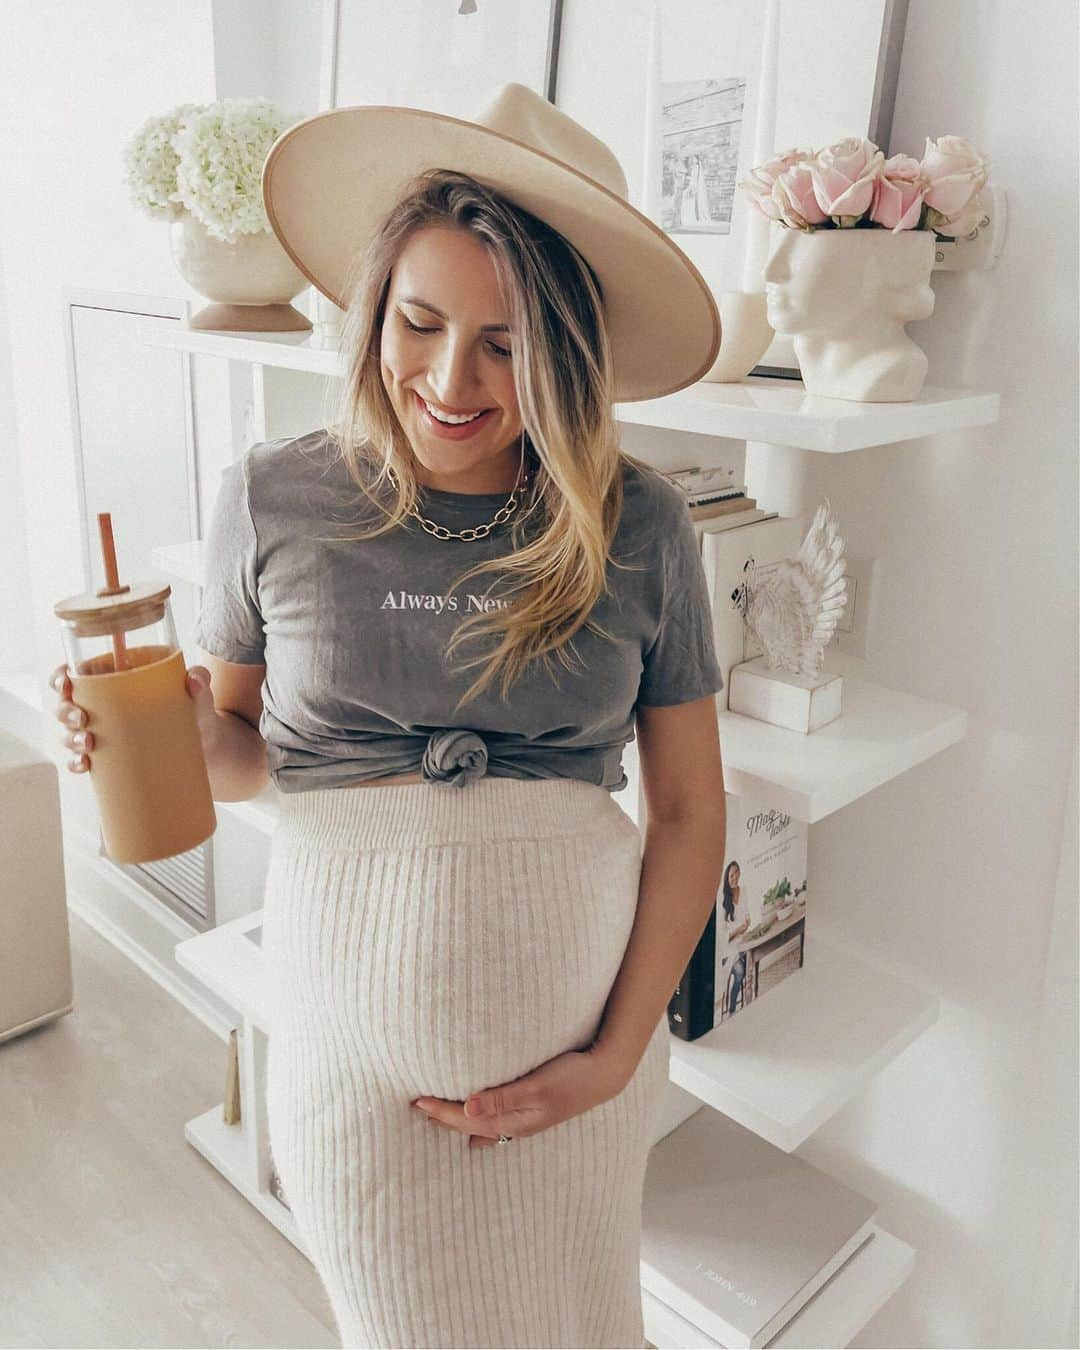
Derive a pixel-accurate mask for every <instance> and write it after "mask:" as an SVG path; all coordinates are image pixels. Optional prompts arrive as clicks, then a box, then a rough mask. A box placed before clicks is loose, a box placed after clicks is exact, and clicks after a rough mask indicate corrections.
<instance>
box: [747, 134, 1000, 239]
mask: <svg viewBox="0 0 1080 1350" xmlns="http://www.w3.org/2000/svg"><path fill="white" fill-rule="evenodd" d="M988 169H989V161H988V160H986V159H985V158H984V157H983V156H982V155H980V154H979V152H978V151H977V150H976V149H975V147H974V146H973V145H972V144H971V142H970V141H968V140H965V139H964V137H963V136H940V137H939V138H938V139H937V140H936V141H934V140H931V139H930V137H929V136H928V137H927V138H926V150H925V151H924V153H923V157H922V159H921V160H917V159H914V158H912V156H911V155H905V154H896V155H892V156H890V158H888V159H886V158H885V155H884V153H883V152H882V151H881V150H880V149H878V147H877V146H876V145H875V144H874V143H873V141H869V140H867V139H866V138H865V137H860V136H849V137H847V138H846V139H845V140H842V141H837V142H836V143H835V144H834V145H827V146H826V147H825V148H824V149H823V150H818V151H812V150H786V151H784V153H783V154H780V155H774V156H773V158H772V159H769V160H767V161H766V162H765V163H764V164H761V165H758V166H757V167H756V168H754V169H751V171H750V176H749V178H747V179H744V180H743V181H742V182H740V183H739V184H738V186H739V188H741V189H742V191H744V192H746V193H747V194H748V195H749V197H750V200H751V201H752V202H753V203H754V205H755V206H756V207H757V208H758V210H759V211H761V212H762V214H763V215H766V216H768V218H769V219H770V220H775V221H778V222H779V223H780V224H781V225H784V226H786V227H788V228H789V229H794V230H807V231H809V230H832V229H852V228H861V229H881V230H889V231H890V233H892V234H897V233H899V231H901V230H932V231H933V232H934V234H935V235H936V236H937V237H938V238H941V239H953V238H956V237H957V236H958V235H969V234H971V233H972V231H973V230H976V229H978V227H979V224H980V222H981V221H982V218H983V205H982V201H981V199H980V197H979V192H980V190H981V189H982V187H983V186H984V185H985V183H986V180H987V173H988Z"/></svg>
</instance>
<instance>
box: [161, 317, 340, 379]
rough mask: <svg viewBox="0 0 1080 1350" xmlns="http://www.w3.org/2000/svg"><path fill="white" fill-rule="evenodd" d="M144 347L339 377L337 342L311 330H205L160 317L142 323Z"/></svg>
mask: <svg viewBox="0 0 1080 1350" xmlns="http://www.w3.org/2000/svg"><path fill="white" fill-rule="evenodd" d="M144 336H145V340H146V343H147V345H148V346H151V347H172V348H175V349H176V350H177V351H182V352H194V353H196V354H197V355H199V356H223V357H225V358H226V359H227V360H229V361H250V362H251V363H252V364H254V365H259V366H279V367H281V368H282V369H284V370H304V371H307V372H308V373H309V374H312V375H331V376H343V375H344V374H345V366H344V362H343V361H342V358H341V354H340V352H339V350H338V346H337V343H330V344H325V343H323V342H322V341H321V340H320V339H319V338H318V337H316V335H315V334H314V333H311V332H308V333H206V332H200V331H199V329H197V328H185V327H184V326H183V325H182V324H179V323H175V324H165V323H162V322H161V321H160V319H157V320H155V321H154V322H153V323H148V324H146V325H145V326H144Z"/></svg>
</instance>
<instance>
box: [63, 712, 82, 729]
mask: <svg viewBox="0 0 1080 1350" xmlns="http://www.w3.org/2000/svg"><path fill="white" fill-rule="evenodd" d="M85 721H86V714H85V713H81V712H71V713H68V715H67V722H68V726H69V727H81V726H82V724H83V723H84V722H85Z"/></svg>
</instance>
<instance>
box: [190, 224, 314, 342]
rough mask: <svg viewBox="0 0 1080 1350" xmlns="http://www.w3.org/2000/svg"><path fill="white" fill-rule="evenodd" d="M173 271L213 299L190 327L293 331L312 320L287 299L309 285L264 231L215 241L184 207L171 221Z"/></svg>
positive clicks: (238, 330) (202, 293)
mask: <svg viewBox="0 0 1080 1350" xmlns="http://www.w3.org/2000/svg"><path fill="white" fill-rule="evenodd" d="M169 242H170V244H171V245H172V255H173V260H174V261H175V263H176V270H177V271H178V272H179V273H180V275H181V276H182V277H183V278H184V280H185V281H186V282H187V283H188V285H189V286H190V287H191V288H192V289H193V290H195V291H198V293H199V294H200V295H203V296H205V297H206V298H207V300H211V301H214V302H215V303H213V304H210V305H207V306H206V308H205V309H201V310H199V312H198V313H197V314H195V315H193V316H192V318H191V320H190V322H189V327H191V328H198V329H203V330H210V331H213V332H219V331H231V332H244V333H252V332H254V333H296V332H304V331H307V330H309V329H310V328H311V320H310V319H309V318H308V317H307V316H306V315H304V314H301V313H300V311H299V310H298V309H294V308H293V306H292V305H291V304H290V303H289V302H290V301H291V300H293V299H295V298H296V296H298V295H299V294H300V292H301V291H302V290H304V288H305V287H307V286H308V285H310V283H309V281H308V279H307V277H305V276H304V274H303V272H301V271H300V269H299V268H298V267H297V266H296V264H295V263H294V262H293V261H292V259H291V258H290V257H289V255H288V254H287V253H286V252H285V250H284V249H283V248H282V246H281V244H280V243H279V242H278V239H277V236H276V235H275V234H273V233H272V232H271V231H269V230H266V231H263V232H262V233H260V234H241V235H238V236H237V238H236V239H235V240H234V242H233V243H231V244H228V243H226V242H225V241H224V240H222V239H216V238H215V237H214V236H213V235H212V234H210V233H209V232H208V230H207V229H206V227H205V226H204V225H203V224H202V222H201V221H198V220H196V219H195V217H194V216H193V215H191V214H190V212H187V211H185V212H184V214H183V215H182V216H181V217H180V219H179V220H174V221H171V222H170V224H169Z"/></svg>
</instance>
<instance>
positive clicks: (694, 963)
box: [668, 905, 716, 1041]
mask: <svg viewBox="0 0 1080 1350" xmlns="http://www.w3.org/2000/svg"><path fill="white" fill-rule="evenodd" d="M715 1007H716V906H715V905H713V907H712V910H711V911H710V913H709V918H708V922H707V923H706V924H705V929H704V931H703V932H702V934H701V937H700V938H698V942H697V946H696V947H695V948H694V951H693V954H692V956H691V957H690V961H689V963H688V964H687V967H686V970H685V971H684V972H683V976H682V979H681V980H680V981H679V983H678V984H677V985H676V986H675V992H674V994H672V996H671V1000H670V1001H669V1003H668V1026H669V1027H670V1028H671V1031H672V1034H673V1035H675V1036H678V1037H679V1039H680V1040H683V1041H696V1040H697V1039H698V1037H699V1036H704V1035H705V1033H706V1032H708V1031H712V1029H713V1017H714V1013H715Z"/></svg>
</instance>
